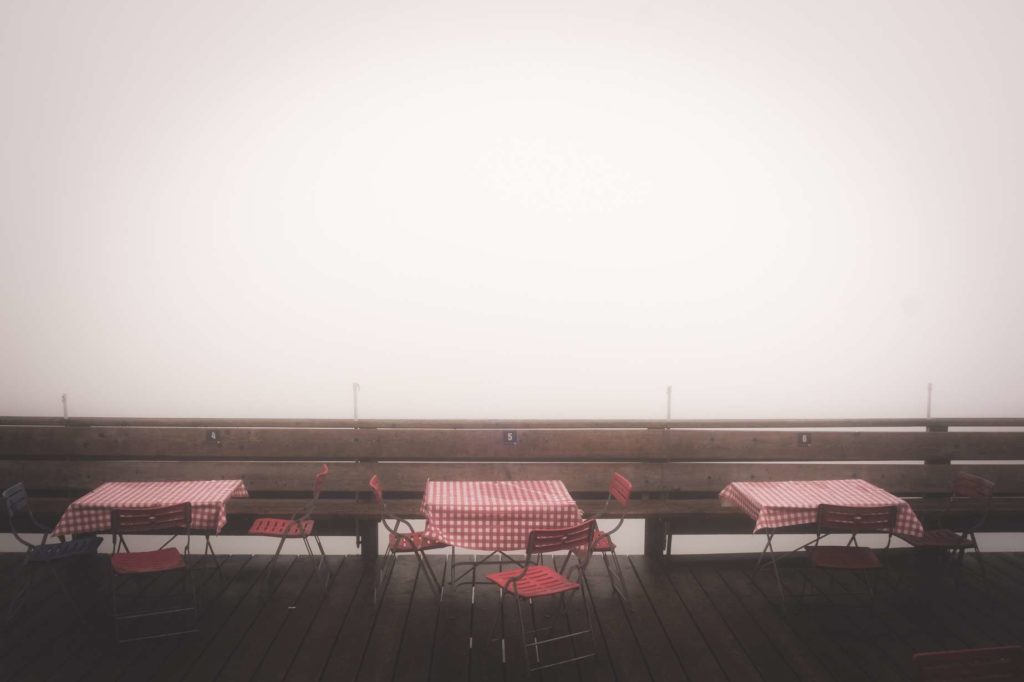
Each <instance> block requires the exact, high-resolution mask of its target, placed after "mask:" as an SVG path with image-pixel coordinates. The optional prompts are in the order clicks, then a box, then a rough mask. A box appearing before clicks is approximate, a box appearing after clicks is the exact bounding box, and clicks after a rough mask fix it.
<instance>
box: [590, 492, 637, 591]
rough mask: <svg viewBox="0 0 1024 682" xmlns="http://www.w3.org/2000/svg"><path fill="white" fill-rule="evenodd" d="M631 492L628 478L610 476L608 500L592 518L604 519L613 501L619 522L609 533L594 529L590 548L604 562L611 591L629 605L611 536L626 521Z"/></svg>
mask: <svg viewBox="0 0 1024 682" xmlns="http://www.w3.org/2000/svg"><path fill="white" fill-rule="evenodd" d="M632 491H633V484H632V483H630V482H629V479H628V478H626V477H625V476H623V475H622V474H620V473H613V474H612V480H611V483H610V484H609V485H608V499H606V500H605V502H604V507H603V508H602V509H601V511H599V512H598V513H597V514H596V515H594V517H593V518H595V519H600V518H605V516H606V515H607V513H608V506H609V505H610V504H611V501H612V500H613V499H614V500H615V501H616V502H617V503H618V506H619V510H620V515H619V522H618V523H617V524H615V527H614V528H612V529H611V530H609V531H602V530H600V529H595V530H594V545H593V547H591V551H592V552H598V553H600V554H601V559H603V560H604V566H605V569H607V571H608V579H609V580H610V581H611V583H612V591H613V592H616V593H617V594H618V595H619V596H620V597H621V598H622V599H624V600H625V601H626V602H627V603H630V600H629V591H628V588H627V587H626V580H625V578H624V577H623V574H622V566H621V564H619V556H618V555H617V554H616V553H615V543H614V542H613V541H612V538H611V536H612V534H614V533H615V531H617V530H619V528H621V527H622V523H623V522H624V521H625V520H626V507H627V505H629V496H630V493H632ZM609 554H611V559H610V560H609V558H608V555H609Z"/></svg>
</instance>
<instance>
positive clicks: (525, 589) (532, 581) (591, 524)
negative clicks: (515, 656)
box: [487, 519, 597, 672]
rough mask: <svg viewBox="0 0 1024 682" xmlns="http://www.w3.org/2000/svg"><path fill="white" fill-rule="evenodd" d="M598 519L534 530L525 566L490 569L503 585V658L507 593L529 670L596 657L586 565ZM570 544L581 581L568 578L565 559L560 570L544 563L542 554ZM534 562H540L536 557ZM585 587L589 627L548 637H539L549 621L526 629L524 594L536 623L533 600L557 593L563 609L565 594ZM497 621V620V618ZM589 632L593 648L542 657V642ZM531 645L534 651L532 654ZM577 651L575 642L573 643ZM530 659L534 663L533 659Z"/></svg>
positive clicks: (563, 548) (563, 549)
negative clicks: (552, 658) (565, 655)
mask: <svg viewBox="0 0 1024 682" xmlns="http://www.w3.org/2000/svg"><path fill="white" fill-rule="evenodd" d="M596 528H597V522H596V521H595V520H594V519H590V520H588V521H584V522H583V523H581V524H579V525H577V526H572V527H570V528H553V529H538V530H531V531H530V535H529V538H528V540H527V543H526V561H525V563H524V564H523V566H522V568H513V569H509V570H507V571H500V572H498V573H491V574H489V575H488V576H487V579H488V580H490V581H491V582H493V583H494V584H496V585H497V586H498V587H499V588H501V594H500V602H499V604H500V607H499V613H498V618H499V619H500V620H501V623H502V638H501V659H502V662H504V661H505V637H504V627H505V625H504V623H505V595H506V594H508V595H511V596H512V597H514V598H515V602H516V615H517V616H518V618H519V629H520V632H521V634H522V638H523V639H522V641H523V655H524V658H525V660H526V667H527V670H528V671H529V672H535V671H537V670H543V669H545V668H551V667H553V666H556V665H562V664H565V663H572V662H574V661H580V660H583V659H586V658H593V657H594V656H596V654H597V648H596V647H597V643H596V641H595V640H594V636H593V633H594V630H593V625H592V621H591V617H590V605H589V603H588V602H589V599H588V597H589V589H588V588H587V584H586V567H587V563H588V561H589V559H590V549H591V547H593V544H594V531H595V529H596ZM566 550H568V551H569V553H570V555H572V556H575V557H576V559H577V561H576V565H575V566H572V567H571V568H570V572H571V571H572V570H573V569H575V570H577V571H578V572H579V581H575V580H570V579H569V578H568V577H567V573H566V571H565V568H566V565H567V564H568V563H569V562H568V561H566V562H565V563H564V564H563V565H562V570H561V571H556V570H555V569H553V568H550V567H548V566H545V565H543V563H542V559H543V555H544V554H547V553H550V552H560V551H566ZM534 562H536V563H534ZM576 590H581V591H582V594H583V610H584V611H585V612H586V614H587V628H586V629H585V630H577V631H570V632H567V633H566V634H563V635H557V636H549V637H547V638H545V639H538V638H537V635H539V634H541V633H542V632H547V631H548V630H550V629H551V628H550V627H545V628H535V629H534V630H531V631H527V629H526V620H525V619H524V618H523V608H522V603H523V601H524V600H525V601H526V602H527V603H528V604H529V606H530V622H531V623H534V624H535V623H536V622H537V619H536V614H535V613H534V608H533V601H534V600H535V599H539V598H541V597H556V596H557V597H558V598H559V600H560V606H561V613H562V614H564V613H565V612H566V608H567V603H566V596H567V595H568V594H573V593H575V592H576ZM495 624H497V623H495ZM586 634H589V635H590V636H591V645H592V646H591V651H590V652H589V653H585V654H581V655H576V656H570V657H569V658H564V659H561V660H558V661H553V662H550V663H549V662H542V660H541V647H542V646H543V645H545V644H550V643H552V642H560V641H565V640H570V641H573V642H574V641H575V639H574V638H576V637H581V636H583V635H586ZM531 649H532V655H531ZM573 652H575V646H574V647H573ZM531 660H532V661H533V663H531Z"/></svg>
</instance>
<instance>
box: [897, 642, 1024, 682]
mask: <svg viewBox="0 0 1024 682" xmlns="http://www.w3.org/2000/svg"><path fill="white" fill-rule="evenodd" d="M1022 679H1024V650H1022V649H1021V647H1020V645H1013V646H997V647H984V648H981V649H960V650H957V651H930V652H927V653H920V654H914V680H915V681H916V682H955V681H957V680H959V681H961V682H966V681H968V680H992V681H993V682H995V680H1017V681H1018V682H1019V680H1022Z"/></svg>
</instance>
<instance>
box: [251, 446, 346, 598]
mask: <svg viewBox="0 0 1024 682" xmlns="http://www.w3.org/2000/svg"><path fill="white" fill-rule="evenodd" d="M328 473H330V470H329V469H328V467H327V465H326V464H324V465H323V466H321V467H320V471H319V472H318V473H317V474H316V476H314V477H313V497H312V498H310V500H309V501H308V502H306V504H305V506H303V508H302V509H300V510H299V511H297V512H295V513H294V514H292V515H291V517H289V518H287V519H279V518H260V519H256V520H255V521H253V523H252V526H250V527H249V535H261V536H264V537H270V538H279V539H280V542H278V543H277V551H275V552H274V557H273V558H272V559H271V560H270V564H269V565H268V566H267V568H266V572H265V573H264V576H266V577H267V580H269V576H270V570H271V568H272V567H273V566H274V562H276V561H277V557H278V556H279V555H280V554H281V548H282V547H284V541H285V540H302V542H303V544H304V545H306V552H308V553H309V556H310V558H316V555H315V554H314V553H313V547H312V546H311V545H310V544H309V538H313V540H315V541H316V546H317V548H318V549H319V550H320V559H319V561H318V562H317V564H316V570H317V571H318V572H319V571H320V567H321V566H326V568H327V575H326V577H325V578H324V584H325V586H327V585H329V583H330V579H331V568H330V565H328V564H327V553H326V552H324V546H323V543H321V542H320V536H319V535H317V534H316V533H314V532H313V526H314V522H313V519H312V518H310V517H312V516H313V511H314V510H315V509H316V503H317V501H318V500H319V499H320V493H321V491H323V488H324V479H325V478H327V474H328Z"/></svg>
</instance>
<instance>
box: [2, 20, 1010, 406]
mask: <svg viewBox="0 0 1024 682" xmlns="http://www.w3.org/2000/svg"><path fill="white" fill-rule="evenodd" d="M1022 35H1024V3H1020V2H1012V1H1006V2H992V1H988V2H984V3H979V2H966V1H965V2H934V1H930V0H929V1H927V2H925V1H923V0H922V1H914V2H898V3H893V2H890V1H889V0H885V1H877V2H858V3H852V2H843V3H840V2H828V3H822V2H817V1H814V2H801V3H761V2H753V1H751V2H731V3H729V2H723V3H685V2H684V3H680V2H670V1H668V0H664V1H654V2H646V3H641V2H618V3H595V2H589V1H588V2H582V1H578V2H572V3H569V2H560V3H551V2H546V1H545V2H539V1H538V2H516V3H511V2H508V3H481V2H469V1H463V2H440V3H421V2H365V3H352V2H348V3H343V2H269V3H254V2H241V1H238V2H206V1H203V2H177V1H176V2H173V3H167V2H138V1H131V2H128V1H126V2H99V1H90V2H38V1H28V0H16V1H15V0H0V98H2V100H0V104H2V105H0V131H2V135H3V143H2V144H0V316H2V333H0V358H2V361H0V414H9V415H10V414H26V415H27V414H38V415H57V414H60V406H59V396H60V394H61V393H62V392H65V391H66V392H67V393H68V394H69V396H70V398H69V399H70V403H71V413H72V415H77V416H86V415H94V416H104V415H106V416H115V415H116V416H122V415H123V416H193V415H197V416H203V415H208V416H264V417H271V416H282V417H284V416H308V417H332V416H333V417H348V416H351V384H352V382H355V381H358V382H360V383H361V385H362V393H361V397H360V416H363V417H548V418H566V417H630V418H643V417H651V418H660V417H662V416H664V402H665V386H666V385H668V384H672V385H673V386H674V400H673V416H676V417H679V418H684V417H829V416H835V417H857V416H922V415H923V413H924V407H925V395H926V391H925V387H926V384H927V382H928V381H933V382H934V383H935V397H934V412H935V414H937V415H944V416H1020V415H1021V414H1022V412H1024V410H1022V409H1021V408H1022V405H1024V353H1022V348H1024V343H1022V341H1024V338H1022V337H1024V327H1022V320H1021V307H1022V302H1024V301H1022V299H1024V269H1022V268H1021V267H1020V260H1021V253H1022V247H1024V234H1022V217H1024V204H1022V200H1021V186H1020V184H1021V177H1022V169H1021V165H1022V159H1024V132H1022V128H1021V125H1020V121H1021V120H1024V79H1022V78H1021V65H1022V64H1024V40H1021V36H1022Z"/></svg>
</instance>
